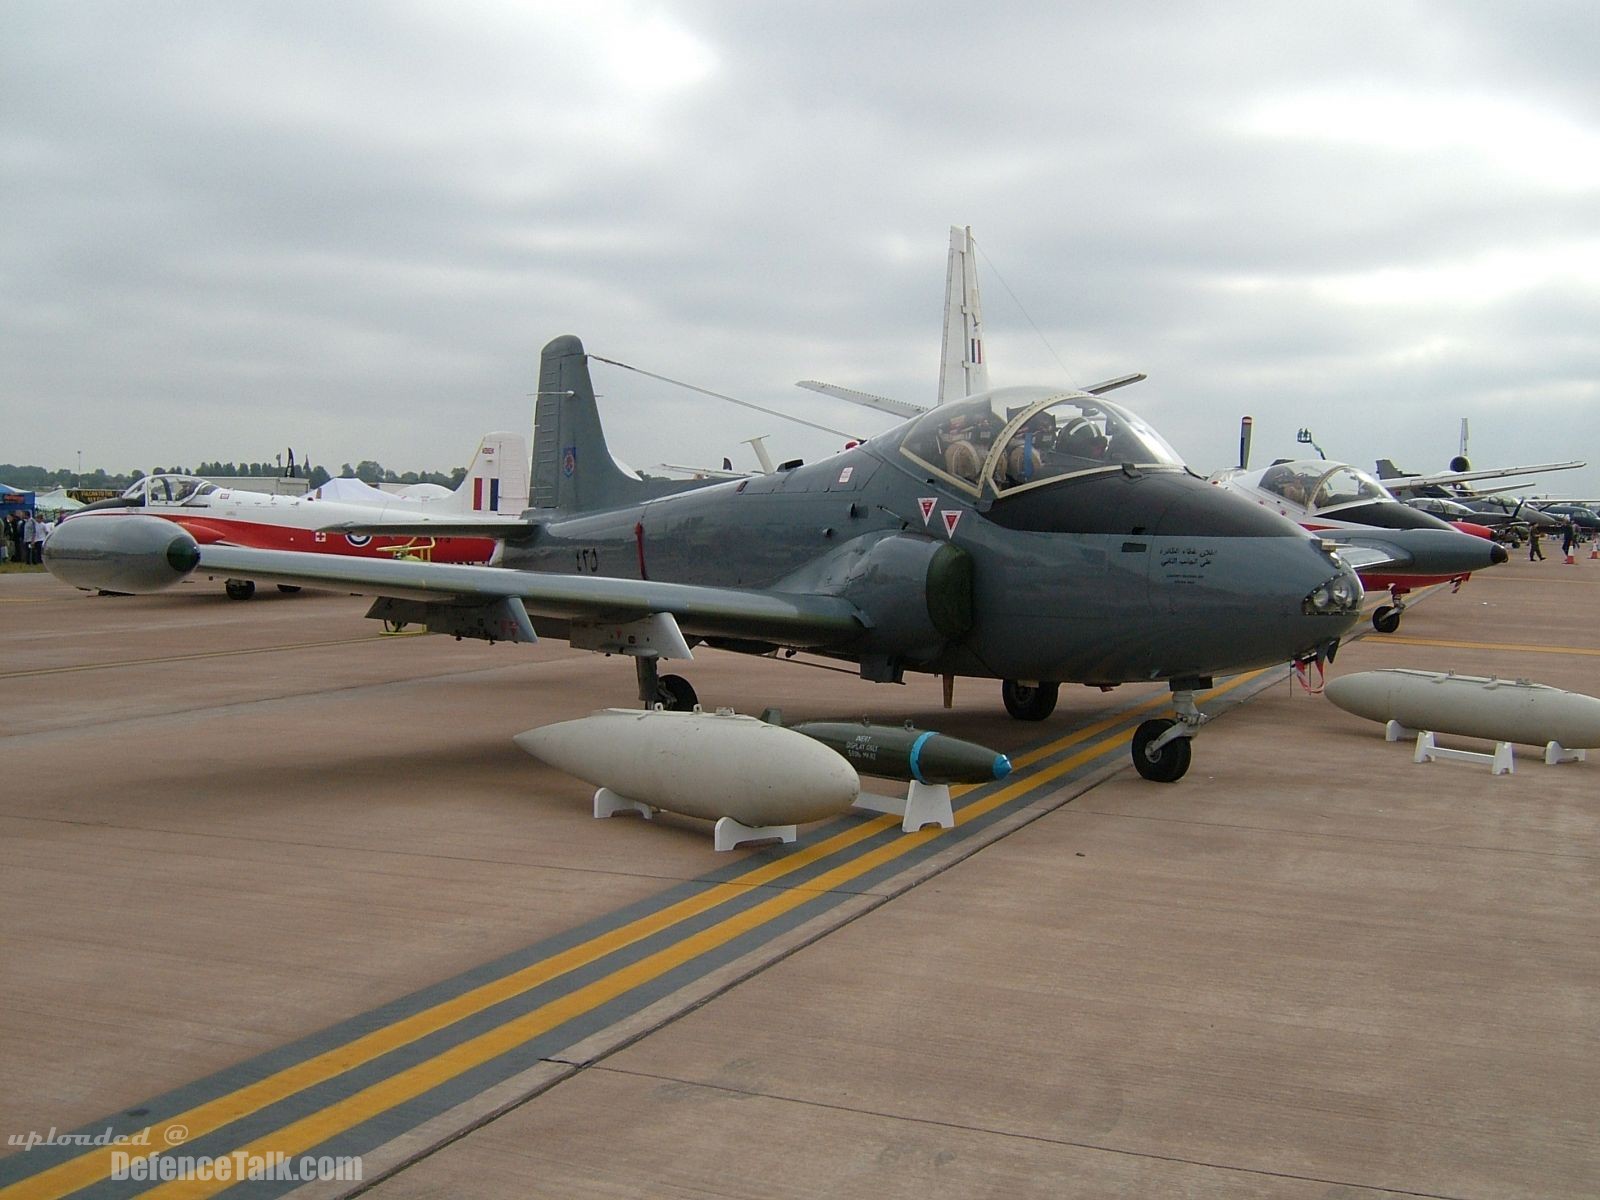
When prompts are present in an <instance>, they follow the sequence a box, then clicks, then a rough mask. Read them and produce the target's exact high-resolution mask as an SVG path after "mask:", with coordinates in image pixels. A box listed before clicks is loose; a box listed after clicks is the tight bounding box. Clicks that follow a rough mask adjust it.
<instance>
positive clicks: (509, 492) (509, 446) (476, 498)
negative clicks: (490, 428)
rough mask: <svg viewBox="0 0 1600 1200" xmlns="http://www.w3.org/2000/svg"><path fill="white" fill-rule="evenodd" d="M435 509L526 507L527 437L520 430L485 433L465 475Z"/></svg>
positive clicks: (512, 510)
mask: <svg viewBox="0 0 1600 1200" xmlns="http://www.w3.org/2000/svg"><path fill="white" fill-rule="evenodd" d="M431 507H433V508H434V509H435V510H436V511H438V512H459V513H509V514H511V515H513V516H514V515H516V514H517V513H520V512H521V511H522V510H523V509H525V508H527V507H528V440H527V438H525V437H523V436H522V435H521V434H520V433H486V434H484V435H483V440H482V441H481V442H479V443H478V449H477V452H476V453H475V454H473V456H472V462H471V463H470V464H468V466H467V475H466V478H465V479H463V480H462V481H461V483H460V485H459V486H457V488H456V490H455V491H453V492H451V493H450V495H449V496H448V497H447V498H444V499H441V500H439V501H438V502H437V503H436V504H434V505H432V506H431Z"/></svg>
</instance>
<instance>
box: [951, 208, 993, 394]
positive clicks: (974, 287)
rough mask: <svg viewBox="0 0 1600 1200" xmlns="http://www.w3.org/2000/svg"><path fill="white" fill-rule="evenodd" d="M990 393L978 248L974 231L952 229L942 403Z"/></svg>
mask: <svg viewBox="0 0 1600 1200" xmlns="http://www.w3.org/2000/svg"><path fill="white" fill-rule="evenodd" d="M988 390H989V366H988V363H987V362H986V361H985V359H984V353H983V310H982V308H981V306H980V305H979V303H978V248H977V245H976V244H975V243H974V242H973V240H972V227H971V226H968V227H966V228H965V229H963V228H962V227H960V226H959V225H952V226H951V227H950V259H949V266H948V268H947V270H946V272H945V280H944V354H943V356H942V357H941V359H940V362H939V403H940V404H943V403H945V402H946V401H948V400H961V399H963V398H965V397H967V396H975V395H977V394H978V393H979V392H987V391H988Z"/></svg>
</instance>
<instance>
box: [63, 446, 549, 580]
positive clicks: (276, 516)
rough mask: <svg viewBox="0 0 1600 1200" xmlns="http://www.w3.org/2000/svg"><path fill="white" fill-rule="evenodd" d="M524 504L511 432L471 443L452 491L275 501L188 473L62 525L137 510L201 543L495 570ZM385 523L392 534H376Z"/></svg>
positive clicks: (334, 491) (329, 493) (316, 493)
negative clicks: (504, 537)
mask: <svg viewBox="0 0 1600 1200" xmlns="http://www.w3.org/2000/svg"><path fill="white" fill-rule="evenodd" d="M527 506H528V449H527V441H526V439H524V438H523V437H522V436H520V435H519V434H514V433H491V434H487V435H485V437H484V438H483V440H482V441H481V442H479V443H478V449H477V452H476V453H475V454H474V455H473V456H472V463H471V465H470V466H469V467H468V468H467V475H466V478H465V479H463V480H462V481H461V484H460V486H459V487H457V488H456V490H455V491H453V492H451V491H446V490H445V489H443V488H439V487H437V486H436V485H428V484H418V485H414V486H413V487H410V488H407V489H405V491H403V492H401V493H398V494H391V493H389V492H385V491H382V490H381V489H379V488H375V487H371V486H369V485H368V484H365V483H363V482H361V481H360V480H358V479H331V480H329V481H328V482H327V483H325V484H324V485H323V486H321V487H319V488H313V489H312V490H311V491H309V492H306V493H305V494H304V495H301V496H276V495H272V494H271V493H268V492H248V491H241V490H240V489H238V488H224V487H218V486H217V485H216V484H214V483H211V482H209V481H207V480H204V479H198V478H196V477H194V476H192V475H147V476H145V477H144V478H143V479H139V480H137V481H135V482H134V483H133V485H132V486H130V487H129V488H128V489H127V490H126V491H125V492H123V493H122V495H121V496H118V497H117V498H115V499H113V500H102V501H99V502H98V503H95V504H91V505H89V506H88V507H86V508H83V509H80V510H79V511H78V512H76V513H73V514H72V516H71V517H70V518H69V519H70V520H74V521H84V520H94V519H96V518H97V517H104V516H108V515H115V516H126V515H127V514H128V513H129V512H135V511H136V512H138V513H141V514H143V515H146V516H152V517H162V518H165V519H166V520H169V521H173V522H175V523H176V524H178V525H181V526H183V528H184V529H186V530H188V532H189V534H190V536H192V537H193V538H194V539H195V541H197V542H199V543H200V544H201V545H212V544H223V545H229V546H251V547H255V548H258V549H266V550H299V551H311V552H314V553H322V554H342V555H348V556H354V557H358V558H415V559H423V560H426V561H429V562H441V563H493V562H495V561H496V560H497V559H498V558H499V553H500V548H501V545H502V543H501V541H500V540H499V537H500V535H501V533H502V532H509V531H513V530H523V531H525V530H526V528H527V526H526V524H525V523H523V522H522V521H520V520H518V519H517V518H518V516H519V514H520V513H521V512H522V511H523V509H525V508H527ZM333 526H339V527H340V528H341V529H346V528H347V529H348V532H335V531H334V530H333V529H332V528H331V527H333ZM388 526H394V527H395V532H394V533H392V534H390V533H385V532H383V529H384V528H385V527H388ZM254 591H255V585H254V584H253V583H250V582H249V581H247V580H232V579H230V580H229V581H228V595H230V596H232V597H233V598H234V599H237V600H244V599H248V598H249V597H250V596H251V595H252V594H254Z"/></svg>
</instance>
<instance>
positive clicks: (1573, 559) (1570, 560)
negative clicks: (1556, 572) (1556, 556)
mask: <svg viewBox="0 0 1600 1200" xmlns="http://www.w3.org/2000/svg"><path fill="white" fill-rule="evenodd" d="M1577 561H1578V560H1577V558H1576V557H1574V556H1573V555H1571V554H1569V555H1567V566H1569V567H1570V566H1572V565H1573V564H1574V563H1575V562H1577Z"/></svg>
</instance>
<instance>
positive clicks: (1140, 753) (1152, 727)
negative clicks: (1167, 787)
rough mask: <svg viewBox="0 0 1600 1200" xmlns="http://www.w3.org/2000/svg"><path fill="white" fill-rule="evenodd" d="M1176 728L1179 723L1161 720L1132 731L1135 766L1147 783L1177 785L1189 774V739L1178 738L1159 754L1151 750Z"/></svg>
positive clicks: (1148, 722) (1158, 751)
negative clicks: (1151, 747)
mask: <svg viewBox="0 0 1600 1200" xmlns="http://www.w3.org/2000/svg"><path fill="white" fill-rule="evenodd" d="M1176 724H1177V722H1176V721H1168V720H1165V719H1158V720H1155V721H1146V722H1145V723H1144V724H1142V725H1140V726H1139V728H1138V729H1135V730H1134V731H1133V766H1134V769H1135V770H1137V771H1138V772H1139V774H1141V775H1143V776H1144V777H1145V778H1146V779H1149V780H1153V781H1154V782H1156V783H1176V782H1177V781H1178V780H1180V779H1182V778H1183V776H1184V773H1185V772H1186V771H1188V769H1189V754H1190V748H1189V739H1188V738H1186V737H1175V738H1173V739H1172V740H1171V741H1170V742H1168V743H1167V744H1166V745H1165V746H1163V747H1161V749H1159V750H1155V751H1152V750H1151V749H1150V743H1152V742H1154V741H1155V740H1156V739H1157V738H1158V737H1160V736H1161V735H1162V734H1163V733H1165V732H1166V731H1167V730H1169V729H1171V728H1172V727H1173V726H1174V725H1176Z"/></svg>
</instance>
